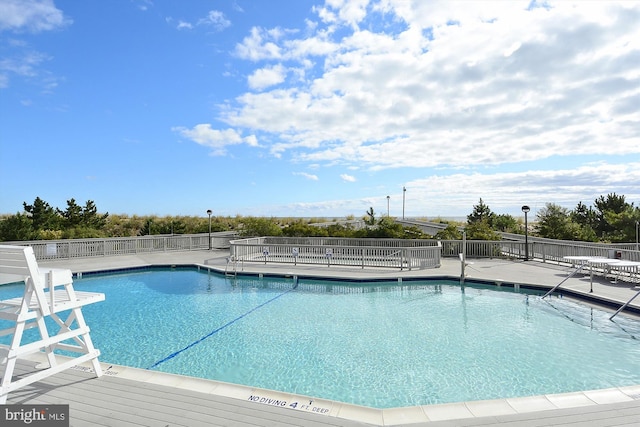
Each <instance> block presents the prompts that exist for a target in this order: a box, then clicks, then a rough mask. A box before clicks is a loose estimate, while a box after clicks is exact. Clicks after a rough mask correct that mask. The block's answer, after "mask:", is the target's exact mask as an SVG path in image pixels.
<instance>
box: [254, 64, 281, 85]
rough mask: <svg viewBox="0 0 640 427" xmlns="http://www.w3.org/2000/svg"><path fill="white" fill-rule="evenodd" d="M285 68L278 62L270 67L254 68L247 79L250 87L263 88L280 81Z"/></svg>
mask: <svg viewBox="0 0 640 427" xmlns="http://www.w3.org/2000/svg"><path fill="white" fill-rule="evenodd" d="M285 75H286V70H285V68H284V67H283V66H282V65H280V64H278V65H274V66H272V67H266V68H260V69H258V70H255V71H254V72H253V74H251V75H250V76H249V78H248V79H247V81H248V83H249V87H250V88H251V89H264V88H267V87H269V86H273V85H277V84H279V83H282V82H283V81H284V79H285Z"/></svg>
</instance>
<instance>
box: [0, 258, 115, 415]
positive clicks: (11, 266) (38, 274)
mask: <svg viewBox="0 0 640 427" xmlns="http://www.w3.org/2000/svg"><path fill="white" fill-rule="evenodd" d="M22 281H24V284H25V287H24V294H23V296H22V297H17V298H13V299H8V300H4V301H0V319H2V320H8V321H10V322H11V323H12V326H11V327H8V328H5V329H3V330H0V336H6V335H9V336H11V343H10V345H9V346H6V345H0V375H2V380H1V382H0V404H4V403H6V401H7V396H8V394H9V393H10V392H12V391H14V390H16V389H18V388H20V387H23V386H26V385H28V384H31V383H33V382H36V381H39V380H41V379H43V378H46V377H48V376H50V375H54V374H57V373H59V372H62V371H64V370H66V369H69V368H71V367H73V366H75V365H78V364H81V363H84V362H88V361H91V364H92V367H93V371H94V372H95V374H96V376H98V377H99V376H101V375H102V368H101V367H100V363H99V362H98V356H99V355H100V351H99V350H97V349H95V348H94V346H93V343H92V341H91V337H90V335H89V327H88V326H87V324H86V323H85V320H84V316H83V315H82V307H83V306H85V305H87V304H93V303H95V302H99V301H104V298H105V297H104V294H102V293H96V292H76V291H75V290H74V289H73V278H72V274H71V270H63V269H40V268H38V263H37V261H36V257H35V255H34V253H33V248H32V247H30V246H9V245H0V284H6V283H14V282H22ZM66 314H68V315H66ZM47 317H49V318H51V319H52V320H53V323H52V322H49V323H50V324H49V327H48V326H47V324H46V323H45V319H46V318H47ZM63 317H66V318H63ZM52 324H53V327H52V326H51V325H52ZM31 328H37V329H38V335H39V336H38V338H36V339H35V340H33V339H27V340H25V341H28V342H23V338H24V331H25V330H27V329H31ZM49 329H57V331H55V332H54V333H50V332H49ZM55 350H64V351H67V352H71V353H74V354H77V356H76V357H72V358H70V359H68V358H61V357H57V355H56V353H54V351H55ZM38 352H44V354H45V355H46V357H47V362H48V363H47V364H48V367H45V368H44V369H42V370H38V371H35V372H33V373H31V374H29V375H28V376H24V377H21V378H20V379H18V380H15V381H14V380H13V371H14V369H15V366H16V361H17V360H18V358H20V357H22V356H26V355H29V354H33V353H38ZM43 365H46V364H43Z"/></svg>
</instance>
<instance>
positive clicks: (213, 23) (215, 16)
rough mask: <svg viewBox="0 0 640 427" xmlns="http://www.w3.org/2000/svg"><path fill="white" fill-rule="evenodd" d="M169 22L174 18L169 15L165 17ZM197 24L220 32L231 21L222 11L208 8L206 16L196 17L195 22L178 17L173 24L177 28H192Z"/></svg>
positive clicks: (172, 21) (228, 25)
mask: <svg viewBox="0 0 640 427" xmlns="http://www.w3.org/2000/svg"><path fill="white" fill-rule="evenodd" d="M166 21H167V22H168V23H169V24H173V23H174V22H175V20H174V19H173V18H171V17H169V18H166ZM199 26H206V27H213V28H214V30H215V31H217V32H220V31H223V30H225V29H226V28H228V27H230V26H231V21H230V20H229V19H227V17H226V16H225V15H224V13H223V12H221V11H219V10H210V11H209V13H208V14H207V16H205V17H204V18H201V19H198V20H197V21H196V22H195V23H192V22H189V21H187V20H184V19H178V20H177V24H175V27H176V29H178V30H193V29H194V28H196V27H199Z"/></svg>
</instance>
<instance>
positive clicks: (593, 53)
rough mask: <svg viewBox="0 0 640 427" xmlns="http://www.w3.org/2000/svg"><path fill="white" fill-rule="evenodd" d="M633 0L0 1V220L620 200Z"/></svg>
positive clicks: (332, 213) (639, 79)
mask: <svg viewBox="0 0 640 427" xmlns="http://www.w3.org/2000/svg"><path fill="white" fill-rule="evenodd" d="M639 22H640V1H612V0H606V1H577V2H573V1H553V0H549V1H529V0H528V1H515V0H514V1H481V0H478V1H455V0H454V1H429V0H350V1H349V0H324V1H323V0H269V1H260V0H190V1H174V0H109V1H101V0H83V1H77V0H55V1H54V0H0V213H6V214H15V213H18V212H22V210H23V202H27V203H28V204H30V203H32V202H33V201H34V200H35V198H36V197H40V198H41V199H43V200H45V201H46V202H48V203H49V204H50V205H52V206H54V207H58V208H61V209H65V208H66V206H67V200H69V199H72V198H73V199H75V200H76V202H78V203H79V204H81V205H83V204H84V203H85V202H86V201H87V200H93V201H94V202H95V204H96V206H97V207H98V210H99V211H100V212H102V213H104V212H108V213H111V214H128V215H160V216H165V215H172V216H173V215H187V216H194V215H202V216H206V211H207V209H211V210H212V211H213V215H221V216H236V215H242V216H269V217H270V216H275V217H279V216H286V217H344V216H350V215H353V216H355V217H361V216H363V215H364V214H365V212H366V211H367V210H368V209H369V208H373V209H374V212H376V213H377V214H381V215H386V214H387V211H388V212H389V214H390V215H391V216H395V217H402V215H403V214H404V215H405V216H406V217H422V218H425V217H426V218H430V219H434V218H437V217H441V218H448V217H458V216H465V215H468V214H469V213H471V212H472V210H473V206H474V205H476V204H477V203H478V202H479V200H480V198H482V200H483V201H484V203H485V204H487V205H488V206H489V208H490V209H491V210H492V211H493V212H495V213H498V214H510V215H514V216H518V217H520V216H522V212H521V206H523V205H528V206H530V207H531V211H532V212H531V214H530V215H532V214H533V215H535V214H536V212H538V211H539V210H540V209H541V208H543V207H544V206H545V204H546V203H555V204H558V205H561V206H564V207H567V208H568V209H573V208H575V206H576V205H577V204H578V202H582V203H584V204H586V205H587V206H592V205H593V204H594V200H595V199H596V198H598V197H599V196H601V195H605V196H606V195H607V194H610V193H616V194H618V195H624V196H625V197H626V200H627V201H628V202H629V203H634V205H635V206H638V205H640V25H638V23H639Z"/></svg>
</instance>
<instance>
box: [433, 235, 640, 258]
mask: <svg viewBox="0 0 640 427" xmlns="http://www.w3.org/2000/svg"><path fill="white" fill-rule="evenodd" d="M441 242H442V256H443V257H457V256H458V254H459V253H462V252H463V241H461V240H442V241H441ZM528 249H529V251H528V255H529V259H532V260H537V261H542V262H547V261H553V262H566V260H564V259H563V258H564V257H566V256H590V257H605V258H618V259H623V260H628V261H640V251H638V250H636V249H635V244H632V243H628V244H613V245H607V244H590V243H585V242H569V241H559V240H556V241H552V240H550V239H546V240H545V241H534V242H529V248H528ZM465 253H466V255H467V257H470V258H513V259H524V258H525V256H526V253H527V252H526V251H525V242H513V241H506V240H499V241H487V240H467V241H466V248H465Z"/></svg>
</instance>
